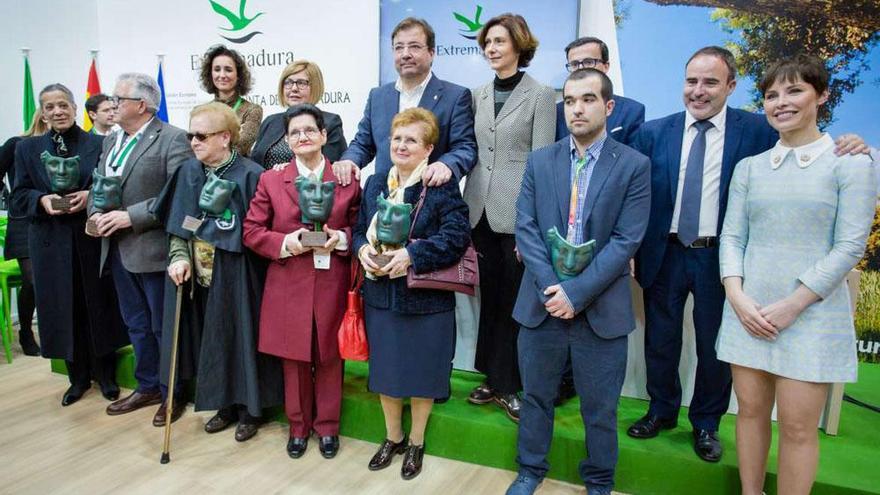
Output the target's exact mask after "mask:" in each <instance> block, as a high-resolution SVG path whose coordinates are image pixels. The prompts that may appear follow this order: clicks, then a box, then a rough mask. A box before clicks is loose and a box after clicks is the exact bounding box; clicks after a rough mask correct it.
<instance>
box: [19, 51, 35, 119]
mask: <svg viewBox="0 0 880 495" xmlns="http://www.w3.org/2000/svg"><path fill="white" fill-rule="evenodd" d="M36 112H37V104H36V103H34V83H33V81H31V65H30V64H29V63H28V59H27V57H25V58H24V99H23V103H22V107H21V115H22V117H23V118H24V130H28V129H29V128H30V127H31V121H32V120H33V119H34V114H35V113H36Z"/></svg>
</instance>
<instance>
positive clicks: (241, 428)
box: [235, 422, 260, 442]
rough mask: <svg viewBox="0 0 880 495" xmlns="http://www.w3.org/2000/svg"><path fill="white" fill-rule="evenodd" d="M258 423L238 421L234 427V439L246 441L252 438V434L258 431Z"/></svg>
mask: <svg viewBox="0 0 880 495" xmlns="http://www.w3.org/2000/svg"><path fill="white" fill-rule="evenodd" d="M259 429H260V425H258V424H256V423H242V422H239V423H238V425H237V426H236V427H235V441H236V442H246V441H248V440H250V439H251V438H254V435H256V434H257V431H259Z"/></svg>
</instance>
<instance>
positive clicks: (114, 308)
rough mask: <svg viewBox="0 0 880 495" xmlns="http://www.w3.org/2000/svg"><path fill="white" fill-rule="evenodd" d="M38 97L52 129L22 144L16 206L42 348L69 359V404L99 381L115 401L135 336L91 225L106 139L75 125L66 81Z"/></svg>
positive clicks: (18, 155)
mask: <svg viewBox="0 0 880 495" xmlns="http://www.w3.org/2000/svg"><path fill="white" fill-rule="evenodd" d="M39 100H40V112H41V113H42V115H43V119H44V120H45V122H46V123H47V124H48V126H49V132H47V133H46V134H44V135H42V136H34V137H30V138H26V139H24V140H22V141H21V142H19V143H18V145H16V147H15V188H14V189H13V191H12V209H13V211H16V212H18V213H19V214H21V215H23V216H25V217H27V220H28V223H29V230H28V248H29V249H28V252H29V254H30V256H31V259H32V260H33V269H34V289H35V294H36V305H37V311H38V312H39V314H40V324H39V326H38V329H39V331H40V343H41V344H42V345H41V351H42V354H43V357H46V358H54V359H64V360H65V362H66V363H67V372H68V379H69V380H70V388H68V389H67V392H65V393H64V397H63V398H62V399H61V405H62V406H69V405H70V404H73V403H74V402H76V401H78V400H79V399H80V398H81V397H82V396H83V394H85V392H86V391H87V390H88V389H89V388H91V382H92V380H95V381H97V382H98V383H99V384H100V386H101V393H102V394H103V396H104V398H106V399H107V400H116V399H117V398H118V397H119V387H118V386H117V385H116V350H117V349H119V348H120V347H123V346H125V345H128V343H129V339H128V334H127V332H126V330H125V327H124V326H123V323H122V318H121V317H120V315H119V307H118V305H117V301H116V291H115V290H113V284H112V283H110V281H109V279H107V278H103V277H101V275H100V259H101V241H100V240H99V239H96V238H94V237H91V236H88V235H86V232H85V227H86V213H85V209H86V203H87V201H88V196H89V186H90V184H91V182H92V171H93V170H94V169H95V166H97V164H98V157H99V156H100V154H101V141H102V139H101V137H100V136H95V135H93V134H89V133H87V132H85V131H83V130H82V129H80V128H79V127H78V126H77V125H76V103H74V100H73V93H71V92H70V90H69V89H68V88H67V87H65V86H64V85H62V84H50V85H49V86H46V87H45V88H43V90H42V91H40V95H39Z"/></svg>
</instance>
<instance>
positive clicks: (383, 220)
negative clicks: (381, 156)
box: [370, 193, 413, 267]
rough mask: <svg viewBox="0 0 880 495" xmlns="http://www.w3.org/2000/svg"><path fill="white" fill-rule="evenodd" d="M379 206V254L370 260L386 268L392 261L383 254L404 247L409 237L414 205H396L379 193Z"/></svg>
mask: <svg viewBox="0 0 880 495" xmlns="http://www.w3.org/2000/svg"><path fill="white" fill-rule="evenodd" d="M377 199H378V206H377V208H376V238H377V239H378V240H379V249H377V251H379V254H378V255H377V256H371V257H370V259H372V260H373V262H374V263H376V265H378V266H380V267H381V266H385V265H387V264H388V262H389V261H391V256H388V255H387V254H382V253H383V252H385V251H391V250H393V249H398V248H401V247H403V245H404V244H405V243H406V239H407V237H409V229H410V226H411V223H412V219H411V218H410V215H411V214H412V211H413V205H411V204H409V203H400V204H394V203H391V202H389V201H388V200H386V199H385V198H384V197H382V194H381V193H379V197H378V198H377Z"/></svg>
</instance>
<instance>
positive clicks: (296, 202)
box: [244, 104, 360, 459]
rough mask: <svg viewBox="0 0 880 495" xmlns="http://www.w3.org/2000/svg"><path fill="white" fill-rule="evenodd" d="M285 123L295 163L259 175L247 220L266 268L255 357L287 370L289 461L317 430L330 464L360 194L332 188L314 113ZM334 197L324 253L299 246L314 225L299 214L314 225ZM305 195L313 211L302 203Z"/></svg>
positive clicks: (323, 135) (319, 117) (250, 241)
mask: <svg viewBox="0 0 880 495" xmlns="http://www.w3.org/2000/svg"><path fill="white" fill-rule="evenodd" d="M285 121H286V124H285V128H286V129H287V141H288V144H289V145H290V149H291V150H293V153H294V159H293V160H292V161H291V163H290V165H291V166H288V167H286V168H284V169H283V170H269V171H267V172H265V173H264V174H263V175H262V176H261V178H260V183H259V185H258V186H257V192H256V194H255V195H254V198H253V200H252V201H251V206H250V210H248V214H247V217H246V218H245V220H244V243H245V245H246V246H247V247H249V248H250V249H252V250H253V251H254V252H256V253H258V254H260V255H261V256H263V257H266V258H268V259H270V260H272V263H271V265H270V266H269V271H268V273H267V275H266V286H265V288H264V289H263V303H262V309H261V312H260V339H259V350H260V352H264V353H266V354H271V355H274V356H278V357H279V358H281V359H282V362H283V366H284V395H285V399H284V406H285V410H286V412H287V418H288V420H289V421H290V440H289V441H288V443H287V453H288V455H289V456H290V457H292V458H298V457H301V456H302V455H303V454H304V453H305V451H306V447H307V446H308V439H309V435H310V434H311V431H312V429H314V430H315V433H316V434H317V436H318V437H319V439H320V449H321V455H323V456H324V457H325V458H328V459H330V458H332V457H334V456H335V455H336V452H337V451H338V450H339V413H340V407H341V404H342V360H341V359H340V358H339V351H338V343H337V341H336V332H337V330H338V329H339V325H340V323H341V321H342V316H343V314H344V313H345V301H346V294H347V291H348V287H349V281H350V277H351V275H350V263H351V249H350V247H351V226H352V225H354V223H355V222H356V221H357V213H358V206H359V205H360V186H359V184H358V183H357V182H353V183H351V184H349V185H347V186H344V187H343V186H342V185H341V184H339V183H338V182H336V178H335V176H334V175H333V171H332V169H331V168H330V162H329V161H328V160H327V159H326V158H324V156H323V155H322V154H321V146H323V145H324V143H325V142H326V141H327V131H326V130H325V128H324V117H323V114H322V113H321V111H320V110H318V109H317V108H316V107H315V106H313V105H308V104H303V105H297V106H295V107H292V108H290V109H289V110H288V111H287V113H286V115H285ZM325 181H326V182H325ZM316 182H317V183H316ZM330 190H332V197H333V199H332V208H330V207H329V206H324V208H325V212H326V209H330V214H329V218H328V219H327V220H326V222H325V223H324V225H323V230H324V232H326V233H327V241H326V244H324V246H322V247H316V248H311V247H307V246H303V242H301V241H302V240H303V239H302V236H303V234H304V233H306V232H308V231H311V230H314V229H315V225H314V224H313V222H311V221H304V218H303V211H302V208H301V206H300V205H301V204H304V205H307V206H306V209H307V210H308V213H312V214H313V216H314V213H315V212H314V211H313V209H317V210H318V211H320V210H321V208H322V205H326V201H327V199H328V198H327V193H328V192H329V191H330ZM322 191H323V192H322ZM301 196H303V199H304V201H309V202H301V201H300V199H301V198H300V197H301Z"/></svg>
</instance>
